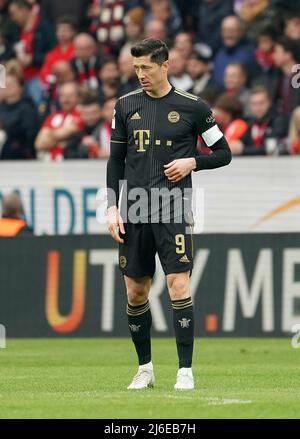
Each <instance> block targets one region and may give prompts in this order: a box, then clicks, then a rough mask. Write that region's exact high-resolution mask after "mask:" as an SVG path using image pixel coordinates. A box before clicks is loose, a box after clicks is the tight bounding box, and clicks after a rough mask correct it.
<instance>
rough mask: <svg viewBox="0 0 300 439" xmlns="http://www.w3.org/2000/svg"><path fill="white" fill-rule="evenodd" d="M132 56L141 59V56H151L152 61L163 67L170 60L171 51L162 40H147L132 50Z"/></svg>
mask: <svg viewBox="0 0 300 439" xmlns="http://www.w3.org/2000/svg"><path fill="white" fill-rule="evenodd" d="M131 55H132V56H134V57H136V58H139V57H140V56H147V55H151V56H150V61H151V62H154V63H156V64H159V65H162V63H163V62H165V61H167V60H168V59H169V49H168V47H167V45H166V43H164V42H163V41H161V40H155V39H154V38H146V39H145V40H143V41H140V42H139V43H137V44H136V45H135V46H133V47H132V48H131Z"/></svg>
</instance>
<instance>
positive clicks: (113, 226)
mask: <svg viewBox="0 0 300 439" xmlns="http://www.w3.org/2000/svg"><path fill="white" fill-rule="evenodd" d="M107 226H108V231H109V233H110V234H111V236H112V238H113V239H114V240H115V241H116V242H118V243H120V244H124V239H122V238H120V235H119V230H120V232H121V233H122V234H123V235H125V228H124V223H123V220H122V217H121V215H120V213H119V210H118V208H117V206H112V207H110V208H109V209H107Z"/></svg>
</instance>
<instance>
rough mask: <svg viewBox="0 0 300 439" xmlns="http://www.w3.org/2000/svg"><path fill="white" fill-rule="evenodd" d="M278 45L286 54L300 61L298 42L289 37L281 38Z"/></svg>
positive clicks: (277, 42)
mask: <svg viewBox="0 0 300 439" xmlns="http://www.w3.org/2000/svg"><path fill="white" fill-rule="evenodd" d="M276 44H278V45H279V46H281V47H282V48H283V50H284V51H285V52H288V53H291V54H292V56H293V58H294V60H295V61H299V47H298V44H297V43H296V41H294V40H292V39H291V38H289V37H285V36H283V37H279V38H278V39H277V41H276Z"/></svg>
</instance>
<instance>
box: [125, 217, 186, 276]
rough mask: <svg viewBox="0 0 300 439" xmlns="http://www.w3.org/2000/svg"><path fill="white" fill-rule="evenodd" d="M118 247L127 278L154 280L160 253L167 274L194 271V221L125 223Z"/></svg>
mask: <svg viewBox="0 0 300 439" xmlns="http://www.w3.org/2000/svg"><path fill="white" fill-rule="evenodd" d="M124 227H125V235H123V234H122V233H120V236H121V238H122V239H124V244H119V267H120V270H121V272H122V273H123V275H126V276H128V277H134V278H138V277H145V276H150V277H151V278H152V277H153V276H154V273H155V255H156V253H158V256H159V259H160V262H161V265H162V268H163V270H164V273H165V275H167V274H171V273H181V272H186V271H190V272H191V271H192V269H193V257H194V248H193V246H194V245H193V221H190V222H185V221H183V222H181V223H157V224H151V223H138V224H132V223H126V224H124Z"/></svg>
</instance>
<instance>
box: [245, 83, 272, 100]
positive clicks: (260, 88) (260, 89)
mask: <svg viewBox="0 0 300 439" xmlns="http://www.w3.org/2000/svg"><path fill="white" fill-rule="evenodd" d="M259 93H264V94H265V95H266V96H267V98H268V99H269V100H271V96H270V92H269V90H268V89H267V87H265V86H264V85H254V86H253V87H252V88H251V90H250V96H252V95H256V94H259Z"/></svg>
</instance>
